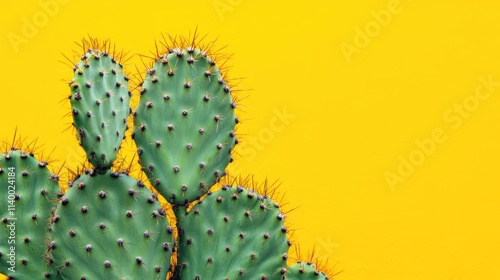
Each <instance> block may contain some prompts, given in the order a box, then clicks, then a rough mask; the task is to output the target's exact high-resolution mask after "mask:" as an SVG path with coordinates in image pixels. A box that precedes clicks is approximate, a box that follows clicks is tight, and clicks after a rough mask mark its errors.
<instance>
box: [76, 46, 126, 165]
mask: <svg viewBox="0 0 500 280" xmlns="http://www.w3.org/2000/svg"><path fill="white" fill-rule="evenodd" d="M99 44H100V43H99V42H98V41H96V40H90V42H88V41H85V42H84V45H90V48H89V50H88V51H87V53H85V54H84V55H83V56H82V57H81V60H80V62H78V63H77V64H76V65H75V67H74V69H73V70H74V73H75V75H74V78H73V80H71V82H70V88H71V96H70V97H69V99H70V101H71V106H72V114H73V120H74V125H75V127H76V130H77V132H78V133H77V137H78V140H79V141H80V145H81V146H82V147H83V148H84V150H85V153H86V154H87V158H88V160H89V161H90V163H92V165H94V166H95V167H96V168H97V169H102V170H106V169H109V168H110V167H111V163H112V162H113V161H114V160H115V158H116V154H117V152H118V149H119V148H120V143H121V142H122V139H124V137H125V130H126V129H127V127H126V122H127V117H128V115H129V114H130V112H129V110H130V109H129V103H130V92H129V91H128V77H127V76H125V74H124V72H123V66H122V65H121V64H120V63H119V62H117V61H116V59H115V58H112V57H111V56H110V55H109V50H108V49H107V48H109V46H110V45H109V44H106V42H105V43H104V44H103V45H102V46H100V45H99Z"/></svg>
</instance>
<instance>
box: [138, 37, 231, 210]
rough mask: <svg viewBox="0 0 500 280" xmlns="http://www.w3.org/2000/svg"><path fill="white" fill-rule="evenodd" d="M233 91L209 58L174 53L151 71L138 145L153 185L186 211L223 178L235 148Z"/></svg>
mask: <svg viewBox="0 0 500 280" xmlns="http://www.w3.org/2000/svg"><path fill="white" fill-rule="evenodd" d="M234 108H235V105H234V102H233V101H232V99H231V95H230V89H229V86H228V85H227V84H226V82H225V81H224V79H223V78H222V75H221V73H220V71H219V69H218V68H217V67H216V66H215V62H214V61H212V60H211V59H210V58H209V57H207V54H206V53H205V52H203V51H200V50H199V49H195V48H194V47H192V46H190V47H188V48H186V49H178V48H173V49H169V50H168V51H167V52H166V53H165V54H164V55H161V56H159V57H158V58H157V59H156V61H155V64H154V67H153V68H151V69H149V70H148V71H147V74H146V77H145V79H144V82H143V84H142V89H141V101H140V104H139V106H138V108H137V110H136V112H135V131H134V140H135V142H136V144H137V147H138V153H139V158H140V162H141V165H142V167H143V169H144V171H145V172H146V174H147V176H148V178H149V180H150V182H151V183H152V184H153V185H154V187H155V188H156V189H157V190H158V191H159V192H160V193H161V194H162V195H163V196H164V197H165V198H166V199H168V200H169V202H170V203H172V204H176V205H185V204H187V203H190V202H193V201H194V200H196V199H199V198H200V197H201V196H202V195H204V194H205V193H206V192H207V191H208V189H209V188H210V187H211V186H212V185H213V184H214V183H215V182H217V181H218V180H219V179H220V177H221V176H223V175H224V170H225V169H226V166H227V164H228V163H229V161H230V160H231V154H230V153H231V151H232V149H233V147H234V145H235V143H236V138H235V135H234V126H235V123H236V122H237V121H238V119H236V117H235V114H234Z"/></svg>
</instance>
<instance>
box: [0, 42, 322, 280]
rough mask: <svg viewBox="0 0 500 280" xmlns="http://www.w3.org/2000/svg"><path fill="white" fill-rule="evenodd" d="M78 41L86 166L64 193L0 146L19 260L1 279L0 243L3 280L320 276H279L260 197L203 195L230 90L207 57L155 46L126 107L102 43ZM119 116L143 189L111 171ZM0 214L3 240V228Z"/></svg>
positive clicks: (76, 114) (283, 253) (288, 271)
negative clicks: (133, 147)
mask: <svg viewBox="0 0 500 280" xmlns="http://www.w3.org/2000/svg"><path fill="white" fill-rule="evenodd" d="M83 45H84V46H85V48H87V47H88V51H87V52H86V53H85V54H84V55H83V56H82V57H81V60H80V61H79V62H78V63H76V65H75V68H74V69H73V70H74V78H73V79H72V80H71V82H70V83H69V86H70V89H71V95H70V97H69V99H70V102H71V105H72V115H73V120H74V123H73V124H74V126H75V130H76V132H77V138H78V140H79V142H80V145H81V146H82V147H83V148H84V150H85V153H86V155H87V158H88V161H89V162H90V163H91V164H92V166H93V167H91V168H82V170H80V171H79V172H75V173H76V175H75V176H74V177H73V178H71V180H70V181H69V184H68V186H69V188H68V189H67V191H66V192H65V193H64V194H63V193H62V192H61V191H60V189H59V186H58V176H57V175H51V174H50V173H49V172H48V171H47V169H46V165H47V163H46V162H44V161H38V160H37V159H36V158H35V157H34V155H33V154H32V153H30V152H28V153H26V152H24V151H22V150H18V149H16V148H14V147H9V148H8V149H6V151H5V152H4V153H3V154H1V155H0V189H5V190H7V189H9V188H10V183H9V182H11V181H9V180H11V178H14V179H12V180H14V181H15V184H16V189H15V190H14V193H13V194H12V200H10V198H11V197H9V201H12V205H15V207H16V209H17V210H16V211H17V212H16V217H19V219H18V220H17V228H16V229H17V231H16V232H15V234H16V235H17V236H16V237H17V240H16V244H18V245H16V246H18V247H16V250H17V253H16V254H17V255H16V257H17V258H21V259H22V261H21V264H20V265H18V266H17V267H16V269H15V272H13V271H9V267H8V263H7V262H6V260H7V256H8V252H9V248H10V247H9V244H7V242H6V241H7V240H1V241H0V259H1V260H2V264H1V265H0V269H1V272H3V273H6V274H8V275H10V277H11V278H12V279H26V278H29V279H40V278H44V277H45V278H50V279H58V278H62V279H82V280H83V279H103V278H109V279H165V277H168V278H170V279H328V278H327V277H326V275H325V274H324V273H322V272H318V271H317V270H316V268H314V266H313V265H312V264H310V263H305V264H304V263H299V264H296V265H294V266H292V267H290V268H287V259H288V250H289V247H290V246H291V243H290V241H289V240H288V236H287V234H288V230H287V228H286V226H285V223H284V219H285V215H284V214H283V210H282V209H281V208H280V205H279V204H278V203H276V202H275V201H273V200H272V199H271V198H270V197H269V196H268V194H266V193H265V192H264V193H259V192H257V191H255V190H254V189H252V188H246V187H245V186H231V185H224V186H222V188H221V189H220V190H215V189H213V190H211V189H212V186H214V185H216V183H217V182H219V180H220V179H221V178H222V177H223V176H224V175H225V169H226V166H227V165H228V164H229V162H231V161H232V157H231V155H232V151H233V148H234V147H235V145H236V144H237V143H238V140H237V138H236V134H235V126H236V124H237V123H238V119H237V118H236V115H235V112H234V111H235V108H236V105H235V101H234V97H233V96H232V93H231V86H230V85H229V84H228V83H227V81H226V79H225V78H224V76H223V75H222V73H221V71H220V69H219V68H217V66H216V63H215V60H214V58H213V56H212V55H211V54H208V53H207V52H206V51H204V50H203V48H201V47H199V46H197V45H196V44H195V43H194V42H191V41H187V40H181V42H180V44H178V45H175V46H167V45H166V46H165V47H166V49H165V51H164V52H161V53H158V54H157V56H156V57H155V59H154V62H153V66H152V67H151V68H150V69H149V70H147V71H146V75H145V78H144V79H143V81H142V82H141V87H140V95H141V96H140V102H139V104H138V106H137V108H136V109H135V110H132V109H130V108H129V107H130V99H131V93H130V92H129V90H128V78H127V76H126V75H125V74H124V72H123V66H122V65H121V64H120V63H119V61H117V60H118V59H116V58H113V57H112V54H111V53H110V52H109V48H108V47H109V44H107V43H104V44H102V43H99V42H98V41H97V40H90V41H84V44H83ZM130 114H132V115H133V119H134V131H133V133H132V138H133V139H134V141H135V143H136V144H137V152H138V155H139V164H140V166H141V168H142V169H143V171H144V172H145V174H146V176H147V178H148V181H149V183H151V185H152V186H151V187H150V188H151V189H150V188H148V187H147V185H148V182H145V181H142V180H139V179H136V178H133V177H131V176H130V175H129V172H128V170H126V169H125V170H123V169H121V168H119V167H116V165H117V164H116V158H117V153H118V150H119V148H120V144H121V142H122V140H123V139H124V138H125V132H126V131H127V129H128V127H127V119H128V117H129V115H130ZM11 175H12V176H11ZM159 198H160V200H161V198H164V199H165V200H166V201H168V203H169V204H166V205H161V204H160V202H159ZM9 203H10V202H9ZM170 207H172V209H173V213H174V214H175V218H174V219H170V222H169V219H167V214H168V211H170ZM6 209H7V207H2V209H0V215H1V216H2V218H3V220H2V221H3V224H4V225H5V226H3V227H0V233H2V236H8V235H9V234H10V232H11V231H10V229H9V226H8V225H9V220H8V218H9V213H8V212H5V211H6ZM34 217H40V218H42V217H43V219H35V218H34ZM171 223H172V224H171ZM19 237H22V238H24V244H19V243H21V242H20V241H19ZM172 255H173V257H172ZM6 264H7V266H6Z"/></svg>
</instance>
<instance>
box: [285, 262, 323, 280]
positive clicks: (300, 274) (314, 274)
mask: <svg viewBox="0 0 500 280" xmlns="http://www.w3.org/2000/svg"><path fill="white" fill-rule="evenodd" d="M286 279H287V280H328V279H329V278H328V276H327V275H326V274H325V273H324V272H320V271H318V270H317V269H316V267H315V265H314V264H313V263H311V262H300V261H299V262H297V263H296V264H294V265H293V266H291V267H289V268H288V270H287V272H286Z"/></svg>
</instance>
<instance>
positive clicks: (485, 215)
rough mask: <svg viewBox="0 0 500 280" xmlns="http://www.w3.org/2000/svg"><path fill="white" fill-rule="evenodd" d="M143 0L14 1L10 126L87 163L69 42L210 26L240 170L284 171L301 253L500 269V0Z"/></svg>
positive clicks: (8, 30)
mask: <svg viewBox="0 0 500 280" xmlns="http://www.w3.org/2000/svg"><path fill="white" fill-rule="evenodd" d="M140 2H142V3H140ZM140 2H139V1H120V2H118V1H116V3H109V2H108V1H94V0H88V1H76V0H64V1H62V0H61V1H60V2H56V0H52V1H49V0H42V1H41V2H38V1H13V0H3V1H2V2H1V4H0V65H1V66H0V67H1V70H0V71H1V75H0V85H1V88H0V98H1V99H0V100H1V101H0V104H1V106H0V112H1V116H2V119H1V126H0V127H1V128H0V139H2V140H8V139H11V137H12V134H13V132H14V131H15V128H16V127H17V129H18V134H20V135H21V136H22V137H28V138H30V139H34V138H37V139H38V143H39V144H43V149H44V150H45V154H46V155H47V154H49V153H50V152H51V151H52V150H53V152H52V154H51V156H50V157H51V158H52V159H53V160H58V161H57V162H55V163H54V165H55V166H60V165H61V164H62V162H63V161H67V163H68V165H69V166H76V165H77V161H78V160H81V158H82V154H83V153H82V151H81V150H80V149H79V147H78V145H77V142H76V140H75V137H74V135H73V134H72V133H71V130H68V131H64V129H66V128H67V127H68V126H69V125H70V119H69V118H68V117H63V116H64V115H65V114H66V113H68V107H67V103H64V102H62V103H61V102H60V101H61V100H63V99H64V98H65V97H66V96H67V95H68V94H69V90H68V88H67V85H66V84H65V83H64V80H69V79H71V74H72V73H71V69H70V67H69V66H67V65H65V64H64V63H62V62H60V61H64V60H65V59H64V57H63V55H62V53H64V54H69V55H71V52H72V50H74V49H76V48H77V47H76V45H75V44H74V41H79V40H80V39H81V38H82V37H84V36H87V35H88V34H89V35H92V36H97V37H99V38H110V39H112V40H113V42H114V43H116V46H117V47H118V48H120V49H125V50H128V51H130V53H131V54H135V53H140V54H149V52H150V51H153V50H154V41H155V39H160V38H161V34H162V33H164V34H172V35H189V33H190V32H191V34H192V32H193V31H194V30H195V29H196V28H198V31H199V33H201V34H209V35H208V38H212V39H213V38H216V37H218V41H217V44H216V45H217V46H219V47H222V46H226V45H227V47H226V48H225V49H224V51H225V52H228V53H233V54H234V55H233V57H232V59H231V61H230V65H231V66H232V68H231V69H230V76H231V77H236V78H242V79H240V80H238V83H239V85H238V88H240V89H247V90H248V91H242V92H240V93H239V97H240V98H241V99H242V100H241V102H240V104H241V106H240V107H239V108H240V109H241V110H240V111H239V114H240V118H241V119H242V124H241V125H240V126H239V128H238V133H239V134H240V138H241V140H242V145H241V146H240V147H239V150H238V152H239V154H240V156H239V157H237V158H236V162H235V163H234V164H233V165H232V166H231V167H230V171H232V172H233V175H243V176H246V175H248V174H253V175H254V176H255V179H256V180H259V181H262V180H264V179H265V178H268V179H269V180H270V181H275V180H278V181H279V182H280V183H281V186H280V187H279V191H280V192H281V193H284V194H285V202H287V203H288V205H287V207H289V208H290V209H291V208H294V207H298V208H297V209H295V210H294V211H292V212H291V213H289V214H288V221H289V222H290V224H291V227H292V228H294V229H296V231H295V234H294V240H295V241H296V243H300V244H301V250H302V252H303V253H304V255H307V252H308V251H311V250H312V249H313V246H314V244H316V247H315V249H316V256H318V257H321V258H322V259H326V258H327V257H329V267H333V269H332V271H333V273H336V272H339V271H343V272H341V273H340V274H338V275H337V276H336V277H335V278H336V279H342V280H365V279H366V280H368V279H376V280H382V279H383V280H388V279H398V280H401V279H408V280H411V279H418V280H421V279H426V280H473V279H474V280H482V279H485V280H492V279H500V269H499V268H498V266H499V263H500V226H499V218H498V217H499V214H500V191H499V189H500V186H499V183H500V177H499V174H500V172H499V171H500V161H499V160H498V159H499V158H500V114H499V113H498V108H499V107H500V96H497V95H499V94H500V87H499V86H498V84H497V83H498V82H496V81H500V35H499V32H498V30H500V17H499V16H498V15H499V13H500V4H499V3H498V2H497V1H485V0H483V1H481V0H476V1H454V2H443V1H430V0H414V1H410V0H400V1H395V0H372V1H315V0H310V1H296V2H293V1H284V0H276V1H265V0H253V1H250V0H208V1H199V0H192V1H140ZM21 3H22V4H21ZM43 3H52V4H53V6H52V8H51V9H48V10H47V5H48V4H46V5H44V4H43ZM216 7H218V9H217V8H216ZM388 13H389V15H390V18H389V17H387V15H388ZM377 15H378V16H377ZM383 15H385V16H386V17H383ZM377 18H378V20H379V21H376V19H377ZM30 24H33V26H34V27H35V28H34V29H33V28H32V30H28V29H29V28H28V27H27V26H29V25H30ZM360 32H362V33H363V34H364V35H360ZM367 32H368V33H369V34H367ZM12 38H16V40H18V41H16V42H15V43H13V41H12ZM20 38H23V40H22V41H19V40H20ZM363 39H364V40H363ZM346 46H349V47H348V48H349V50H350V51H352V53H350V54H349V53H346V48H347V47H346ZM134 64H138V65H139V69H140V70H142V69H143V67H142V64H141V60H140V58H139V57H138V56H134V57H132V59H131V60H130V61H129V63H127V64H126V65H125V66H128V69H129V70H130V71H131V72H136V70H135V67H134V66H133V65H134ZM481 77H482V78H481ZM481 79H486V80H488V79H490V80H492V81H493V83H490V87H489V88H488V87H487V86H485V83H484V82H483V83H481V82H480V80H481ZM478 88H479V90H478V91H476V90H477V89H478ZM488 89H489V90H488ZM495 89H496V91H495ZM477 94H481V95H477ZM478 96H480V97H481V99H479V97H478ZM464 103H465V104H464ZM461 104H462V105H461ZM459 106H464V108H465V109H464V110H465V111H464V112H462V115H460V113H459V112H458V111H456V110H458V109H457V108H459ZM284 114H285V117H283V115H284ZM435 130H437V131H438V132H439V131H440V132H441V133H442V134H444V136H442V137H441V138H439V137H438V138H436V139H440V140H439V143H438V142H437V140H432V141H433V143H434V144H435V147H434V149H431V148H432V147H431V146H427V148H429V149H431V150H430V151H428V153H427V154H424V153H423V151H421V148H419V146H417V144H416V142H418V141H419V140H420V141H424V139H432V137H433V134H434V133H435V132H434V131H435ZM443 139H444V140H443ZM425 141H426V142H425ZM425 141H424V142H425V143H429V141H431V140H429V141H427V140H425ZM429 145H430V144H429ZM422 155H424V157H423V158H422ZM412 156H413V158H412V161H413V163H416V164H412V163H411V162H410V157H412ZM419 156H420V157H419ZM404 160H407V161H408V162H409V164H412V165H413V166H414V170H413V172H411V168H410V169H408V168H409V167H408V163H406V166H405V167H406V168H407V169H404V170H400V171H401V172H400V171H398V168H399V169H401V168H403V167H401V166H400V165H401V164H403V163H402V162H404ZM417 165H418V166H417ZM388 172H390V173H391V174H394V175H395V176H400V177H399V179H400V181H398V182H396V183H394V184H392V185H391V184H389V183H388V182H387V180H386V175H387V174H388Z"/></svg>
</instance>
